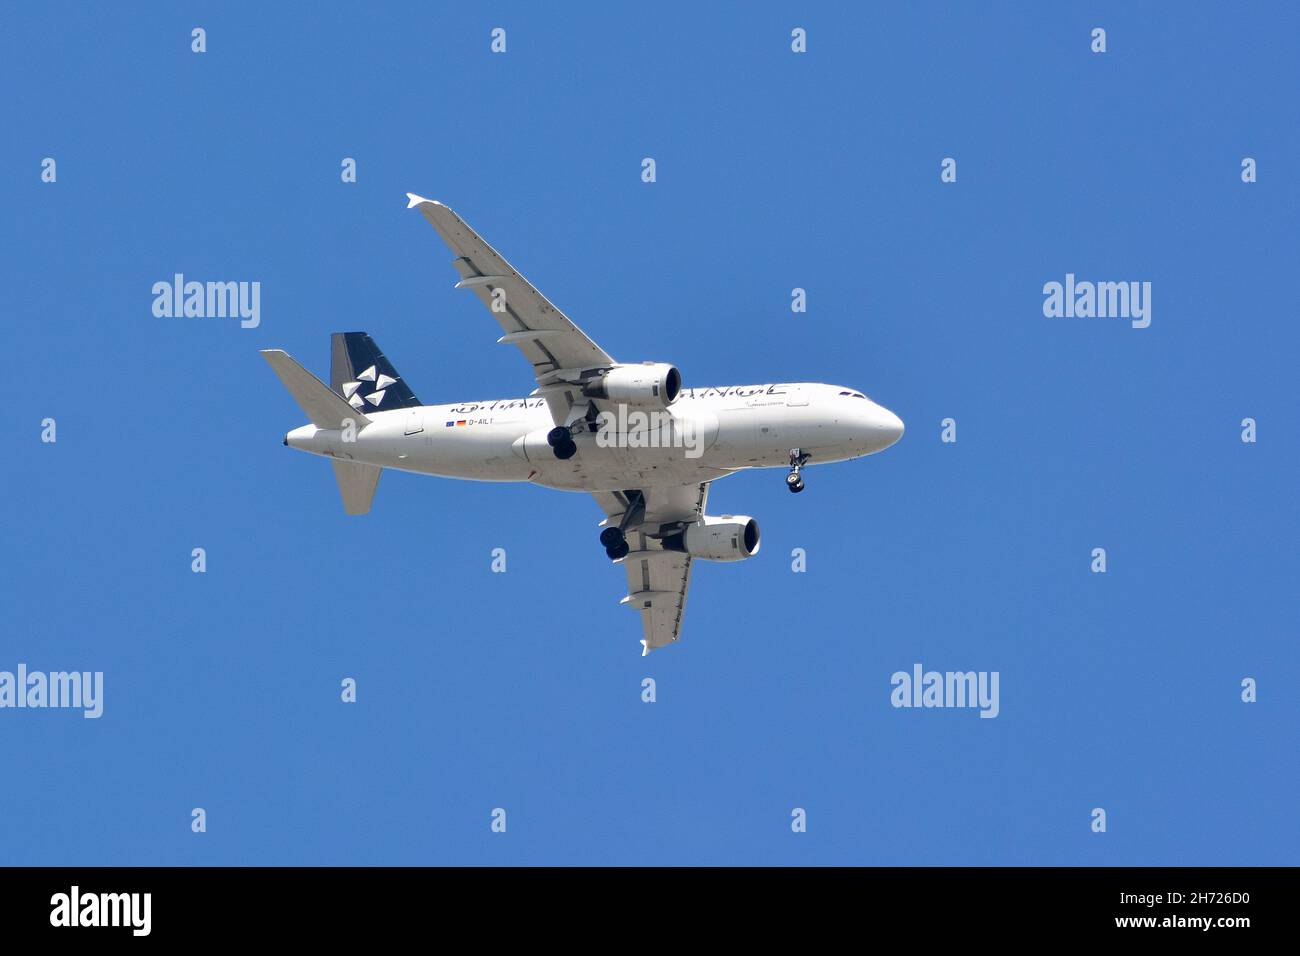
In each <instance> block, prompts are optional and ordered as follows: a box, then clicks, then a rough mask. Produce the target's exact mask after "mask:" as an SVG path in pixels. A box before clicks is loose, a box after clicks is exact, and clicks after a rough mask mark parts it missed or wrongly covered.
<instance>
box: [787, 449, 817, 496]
mask: <svg viewBox="0 0 1300 956" xmlns="http://www.w3.org/2000/svg"><path fill="white" fill-rule="evenodd" d="M811 457H812V456H811V455H808V454H805V452H804V450H803V449H802V448H791V449H790V474H788V475H786V476H785V486H786V487H787V488H789V489H790V491H791V492H792V493H793V494H796V495H797V494H798V493H799V492H801V491H803V476H802V475H800V474H799V472H800V471H801V470H802V469H803V466H804V465H806V464H808V459H809V458H811Z"/></svg>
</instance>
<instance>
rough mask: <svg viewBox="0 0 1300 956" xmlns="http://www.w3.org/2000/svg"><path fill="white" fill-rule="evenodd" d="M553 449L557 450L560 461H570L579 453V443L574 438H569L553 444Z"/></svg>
mask: <svg viewBox="0 0 1300 956" xmlns="http://www.w3.org/2000/svg"><path fill="white" fill-rule="evenodd" d="M552 451H554V452H555V457H556V458H558V459H560V461H568V460H569V459H570V458H572V457H573V456H574V455H576V454H577V453H578V445H577V443H576V442H575V441H574V440H573V439H572V438H569V439H566V440H564V441H562V442H560V444H558V445H555V446H553V447H552Z"/></svg>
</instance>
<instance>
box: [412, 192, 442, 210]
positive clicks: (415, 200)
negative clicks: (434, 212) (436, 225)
mask: <svg viewBox="0 0 1300 956" xmlns="http://www.w3.org/2000/svg"><path fill="white" fill-rule="evenodd" d="M426 202H431V203H433V204H434V205H435V206H441V205H442V203H440V202H438V200H436V199H425V198H424V197H423V196H417V195H416V194H415V193H407V194H406V208H407V209H414V208H415V207H416V206H418V205H420V204H421V203H426Z"/></svg>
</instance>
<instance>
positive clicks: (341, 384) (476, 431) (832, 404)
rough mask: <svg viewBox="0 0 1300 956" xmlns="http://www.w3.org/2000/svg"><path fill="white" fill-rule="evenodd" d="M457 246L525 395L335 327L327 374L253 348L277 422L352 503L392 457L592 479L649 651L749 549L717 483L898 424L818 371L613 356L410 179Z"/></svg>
mask: <svg viewBox="0 0 1300 956" xmlns="http://www.w3.org/2000/svg"><path fill="white" fill-rule="evenodd" d="M407 199H408V204H407V208H408V209H418V210H419V211H420V212H421V213H422V214H423V215H424V218H425V219H427V220H428V221H429V223H430V224H431V225H432V226H433V228H434V230H435V231H436V232H437V233H438V235H439V236H441V237H442V239H443V241H444V242H445V243H446V244H447V245H448V246H449V247H450V248H451V251H452V253H453V254H454V256H455V258H454V259H453V260H452V265H453V266H454V267H455V269H456V271H457V273H458V274H459V275H460V281H459V282H457V283H456V285H455V288H457V289H469V290H470V291H472V292H473V293H474V294H475V295H476V296H477V297H478V298H479V299H481V300H482V302H483V304H484V305H485V306H487V308H488V311H489V312H490V313H491V315H492V317H493V318H494V319H495V320H496V321H497V323H498V324H499V325H500V327H501V332H502V334H501V337H500V338H498V339H497V342H498V343H501V344H505V345H513V346H515V347H516V348H518V349H519V351H520V352H522V353H523V356H524V358H525V359H526V360H527V361H528V363H529V364H530V365H531V366H532V369H533V377H534V379H535V380H536V385H537V387H536V388H535V389H534V390H533V391H532V392H531V393H530V394H529V395H528V396H526V397H524V398H509V399H498V400H489V401H475V402H459V403H455V404H451V405H423V404H421V403H420V400H419V399H417V398H416V397H415V393H414V392H413V391H412V390H411V387H410V385H409V384H408V383H407V382H406V381H405V380H404V379H403V378H402V377H401V376H400V375H398V374H397V370H396V369H395V368H394V367H393V365H392V363H391V362H390V361H389V360H388V359H387V358H386V357H385V356H384V354H383V352H381V351H380V350H379V347H378V346H377V345H376V344H375V342H374V340H373V339H372V338H371V337H370V336H369V335H368V334H366V333H365V332H336V333H334V334H333V335H332V336H331V357H330V384H329V385H328V386H326V385H325V384H324V382H322V381H321V380H320V379H318V378H316V377H315V376H314V375H312V373H311V372H309V371H307V369H305V368H303V366H301V365H300V364H298V362H296V361H295V360H294V359H293V358H291V357H290V356H289V355H288V353H286V352H284V351H282V350H279V349H266V350H263V351H262V353H261V354H262V355H263V357H264V358H265V359H266V361H267V362H268V363H269V364H270V365H271V368H272V369H274V370H275V372H276V374H277V375H278V376H279V378H280V380H281V382H282V383H283V384H284V386H285V388H287V389H288V391H289V393H290V395H292V397H293V398H294V399H295V401H296V402H297V403H298V405H299V406H301V408H302V410H303V412H304V413H306V415H307V418H308V419H309V420H310V422H311V423H310V424H308V425H303V426H302V427H300V428H295V429H293V430H292V431H290V432H289V433H288V434H287V435H286V436H285V437H284V444H285V445H288V446H289V447H291V448H297V449H299V450H302V451H306V452H310V453H312V454H315V455H321V456H323V457H326V458H329V459H330V463H331V464H332V465H333V466H334V476H335V478H336V479H337V481H338V486H339V491H340V493H341V495H342V498H343V507H344V511H345V512H346V513H347V514H350V515H360V514H365V513H367V512H368V511H369V510H370V505H371V501H372V500H373V498H374V494H375V488H376V486H377V485H378V482H379V476H380V474H381V473H382V471H383V469H385V468H393V469H396V470H399V471H407V472H414V473H416V474H422V475H438V476H441V477H444V478H461V479H470V480H474V481H516V482H531V483H533V484H536V485H542V486H544V487H547V488H555V489H560V490H563V491H577V492H587V493H590V494H591V495H592V496H593V497H594V498H595V499H596V503H597V504H598V505H599V506H600V508H601V509H602V510H603V511H604V513H605V518H604V520H603V521H601V522H600V524H599V527H600V528H601V529H602V530H601V531H600V536H599V537H600V544H601V546H602V547H603V548H604V549H605V553H606V556H607V557H608V558H609V559H610V561H612V562H613V563H614V564H616V565H617V564H621V565H622V566H623V569H624V571H625V572H626V573H627V582H628V586H627V595H626V596H625V597H624V598H623V599H622V601H621V602H620V603H622V604H624V605H627V606H629V607H632V608H633V609H635V610H637V611H640V612H641V624H642V632H643V638H642V640H641V645H642V652H641V653H642V655H645V654H648V653H650V651H652V650H655V649H657V648H660V647H664V646H666V645H668V644H672V643H674V642H675V641H677V640H678V638H679V637H680V635H681V627H682V615H683V612H684V611H685V608H686V593H687V590H688V588H689V586H690V580H691V564H692V561H693V560H694V559H697V558H698V559H699V560H702V561H742V560H744V559H746V558H750V557H753V556H754V555H755V554H757V553H758V550H759V541H760V535H759V528H758V522H756V521H755V520H754V519H753V518H751V517H749V516H748V515H720V516H713V515H709V514H707V513H706V511H705V508H706V504H707V502H708V497H709V485H710V483H711V482H713V481H716V480H717V479H719V478H723V477H726V476H727V475H731V474H735V473H736V472H738V471H743V470H746V469H750V468H787V469H788V473H787V475H786V479H785V481H786V487H787V488H789V490H790V491H791V492H795V493H798V492H801V491H803V489H804V478H803V470H804V469H805V468H806V467H808V466H809V465H814V464H823V463H827V462H836V461H847V460H849V459H853V458H860V457H862V456H864V455H870V454H873V453H875V452H878V451H882V450H884V449H885V448H888V447H889V446H890V445H892V444H894V443H895V442H896V441H898V440H899V438H901V437H902V435H903V423H902V421H901V420H899V418H898V416H897V415H895V414H894V413H893V412H891V411H889V410H888V409H887V408H885V407H883V406H881V405H878V404H876V403H875V402H873V401H872V400H871V399H869V398H868V397H867V396H866V395H865V394H864V393H862V392H861V391H858V390H857V389H853V388H848V387H844V386H839V385H825V384H820V383H813V382H795V383H768V384H761V385H732V386H724V387H711V388H691V387H683V384H682V376H681V373H680V372H679V371H678V369H677V368H676V366H674V365H671V364H668V363H666V362H642V363H624V362H618V361H615V360H614V359H613V358H612V357H611V356H610V355H609V353H608V352H606V351H605V350H604V349H602V348H601V347H600V346H599V345H597V344H596V343H595V342H593V341H592V340H591V339H590V338H588V337H587V335H586V334H585V333H584V332H583V331H582V330H581V329H579V328H578V327H577V326H576V325H574V324H573V322H572V321H570V320H569V318H568V316H566V315H565V314H564V313H563V312H561V311H560V310H559V309H557V308H556V307H555V306H554V305H552V304H551V303H550V301H548V300H547V299H546V297H545V296H543V295H542V294H541V293H540V292H538V291H537V290H536V289H535V288H534V287H533V286H532V285H531V284H530V283H529V282H528V280H527V279H525V278H524V277H523V276H522V275H520V274H519V273H518V272H516V271H515V270H514V268H513V267H512V266H511V265H510V264H509V263H508V262H506V260H505V259H504V258H503V257H502V256H501V255H500V254H499V253H498V252H497V251H496V250H495V249H493V248H492V247H491V246H490V245H488V244H487V243H486V242H485V241H484V240H483V239H482V238H481V237H480V236H479V235H478V233H476V232H475V231H474V230H473V229H471V228H470V227H469V225H468V224H467V223H466V222H465V220H463V219H461V218H460V216H458V215H457V214H456V213H455V212H453V211H452V210H451V209H450V208H449V207H447V206H445V205H443V204H442V203H440V202H436V201H434V200H431V199H424V198H423V197H420V196H417V195H415V194H414V193H407Z"/></svg>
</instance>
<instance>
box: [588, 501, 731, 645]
mask: <svg viewBox="0 0 1300 956" xmlns="http://www.w3.org/2000/svg"><path fill="white" fill-rule="evenodd" d="M642 494H644V495H645V517H644V518H642V520H641V523H640V525H639V527H637V528H636V529H634V530H630V531H628V533H627V543H628V545H629V546H630V548H631V551H630V552H628V555H627V557H625V558H623V559H622V564H623V568H624V570H626V571H627V597H625V598H624V599H623V601H622V603H623V604H626V605H628V606H630V607H632V608H634V609H636V610H638V611H640V612H641V628H642V630H643V631H644V639H643V640H642V642H641V644H642V646H643V647H644V650H643V651H642V655H643V656H644V655H645V654H649V653H650V652H651V651H653V650H655V649H656V648H660V647H663V646H665V645H667V644H671V643H673V642H674V641H675V640H677V638H678V636H679V635H680V634H681V629H682V616H683V615H684V614H685V612H686V590H687V588H689V587H690V584H691V557H690V555H687V554H682V553H681V552H678V551H665V550H664V547H663V544H662V543H661V541H660V540H659V539H658V538H656V537H652V535H653V534H655V533H657V532H660V531H661V529H662V528H663V527H664V526H665V525H669V526H671V525H673V524H675V523H677V522H691V521H696V520H698V519H699V517H700V515H702V514H703V513H704V506H705V504H706V502H707V501H708V497H709V485H708V482H704V483H702V484H698V485H679V486H673V487H666V488H651V489H646V490H644V491H643V492H642ZM593 497H594V498H595V499H596V501H597V503H598V504H599V505H600V506H601V508H603V509H604V511H605V514H606V516H607V517H606V522H605V523H606V524H610V525H617V524H618V522H619V519H620V518H621V517H622V516H623V513H624V512H625V511H627V509H628V506H629V498H628V495H627V494H626V493H625V492H621V491H615V492H594V493H593Z"/></svg>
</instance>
